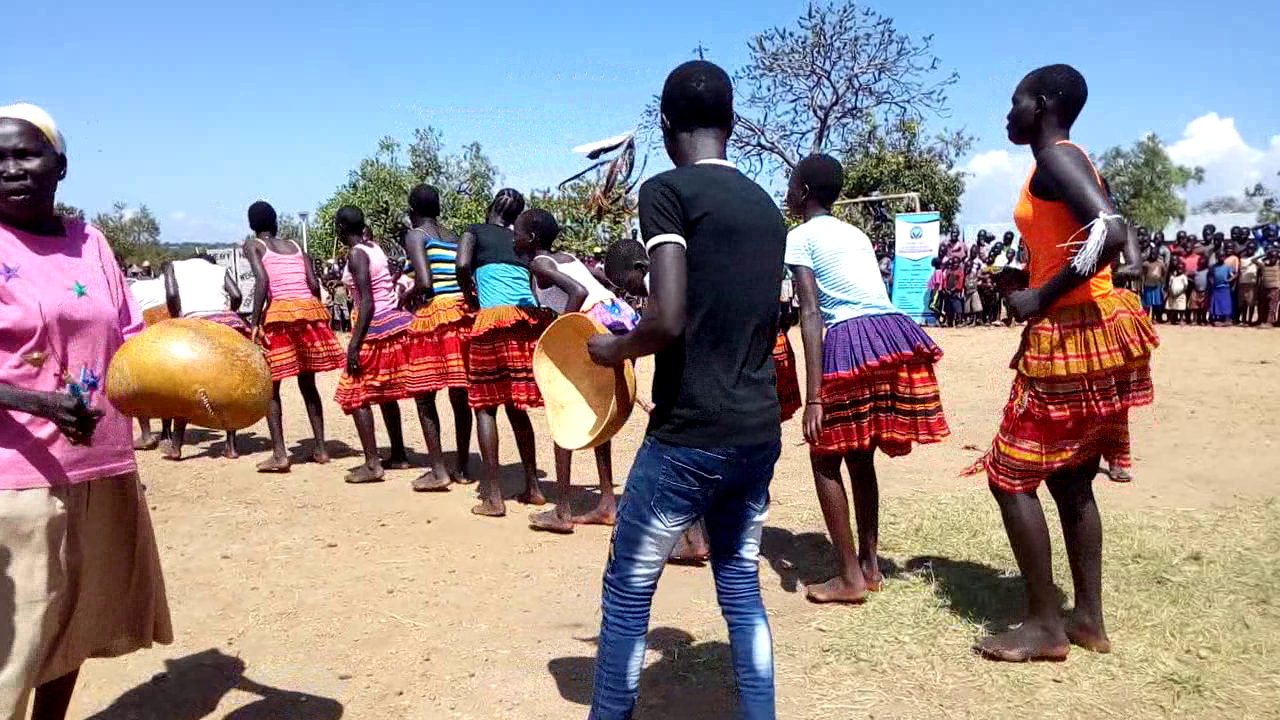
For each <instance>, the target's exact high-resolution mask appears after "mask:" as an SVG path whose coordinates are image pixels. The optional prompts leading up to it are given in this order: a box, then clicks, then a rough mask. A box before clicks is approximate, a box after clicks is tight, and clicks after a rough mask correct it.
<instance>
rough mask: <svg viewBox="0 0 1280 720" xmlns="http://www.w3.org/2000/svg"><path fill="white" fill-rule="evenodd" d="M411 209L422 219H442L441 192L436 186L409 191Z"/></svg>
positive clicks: (425, 186) (421, 186) (424, 186)
mask: <svg viewBox="0 0 1280 720" xmlns="http://www.w3.org/2000/svg"><path fill="white" fill-rule="evenodd" d="M409 209H410V210H412V211H413V212H415V213H417V214H418V215H421V216H422V217H426V218H437V217H440V191H439V190H437V189H436V188H435V186H434V185H426V184H423V185H419V186H417V187H415V188H414V189H412V190H410V191H409Z"/></svg>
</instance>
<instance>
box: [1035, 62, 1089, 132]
mask: <svg viewBox="0 0 1280 720" xmlns="http://www.w3.org/2000/svg"><path fill="white" fill-rule="evenodd" d="M1023 82H1024V83H1026V84H1027V88H1028V89H1029V90H1031V91H1032V92H1034V93H1035V94H1036V95H1043V96H1044V97H1045V98H1046V99H1047V100H1050V101H1052V102H1053V103H1054V104H1055V105H1056V107H1057V108H1058V112H1059V113H1060V114H1061V117H1062V121H1063V122H1064V123H1065V124H1066V125H1067V127H1070V126H1071V125H1072V124H1073V123H1074V122H1075V121H1076V118H1078V117H1080V111H1081V110H1083V109H1084V104H1085V102H1086V101H1088V99H1089V84H1088V83H1086V82H1085V81H1084V75H1081V74H1080V71H1079V70H1076V69H1075V68H1073V67H1071V66H1070V65H1064V64H1061V63H1060V64H1057V65H1046V66H1044V67H1042V68H1037V69H1035V70H1032V71H1031V72H1030V73H1027V77H1026V78H1025V79H1024V80H1023Z"/></svg>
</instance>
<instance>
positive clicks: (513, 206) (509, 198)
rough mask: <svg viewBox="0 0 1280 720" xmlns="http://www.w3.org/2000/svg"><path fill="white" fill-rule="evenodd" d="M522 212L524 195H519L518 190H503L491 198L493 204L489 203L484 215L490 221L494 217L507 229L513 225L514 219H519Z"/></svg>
mask: <svg viewBox="0 0 1280 720" xmlns="http://www.w3.org/2000/svg"><path fill="white" fill-rule="evenodd" d="M522 212H524V195H521V194H520V191H519V190H513V189H512V188H503V189H501V190H499V191H498V194H497V195H494V196H493V202H491V203H489V210H488V212H487V213H486V215H487V216H488V217H489V218H490V219H492V218H495V217H496V218H497V219H498V220H500V221H501V224H502V225H505V226H508V227H509V226H511V225H514V224H515V222H516V218H518V217H520V213H522Z"/></svg>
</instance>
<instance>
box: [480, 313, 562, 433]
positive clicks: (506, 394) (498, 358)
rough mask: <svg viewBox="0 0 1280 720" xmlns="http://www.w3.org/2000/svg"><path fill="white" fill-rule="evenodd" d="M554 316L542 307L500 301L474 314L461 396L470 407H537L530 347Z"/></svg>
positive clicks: (538, 400) (539, 397)
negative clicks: (516, 305) (498, 305)
mask: <svg viewBox="0 0 1280 720" xmlns="http://www.w3.org/2000/svg"><path fill="white" fill-rule="evenodd" d="M554 319H555V313H553V312H551V311H550V310H547V309H545V308H522V307H511V306H502V307H494V308H485V309H483V310H481V311H480V312H479V313H477V314H476V320H475V324H474V325H473V326H472V328H471V338H470V345H469V347H468V348H467V396H468V398H469V400H470V402H471V407H473V408H492V407H498V406H500V405H514V406H516V407H517V408H520V409H521V410H528V409H530V408H536V407H542V393H540V392H538V383H537V382H536V381H535V380H534V378H533V350H534V348H535V347H537V345H538V338H539V337H541V336H542V332H543V330H546V329H547V325H549V324H551V321H552V320H554Z"/></svg>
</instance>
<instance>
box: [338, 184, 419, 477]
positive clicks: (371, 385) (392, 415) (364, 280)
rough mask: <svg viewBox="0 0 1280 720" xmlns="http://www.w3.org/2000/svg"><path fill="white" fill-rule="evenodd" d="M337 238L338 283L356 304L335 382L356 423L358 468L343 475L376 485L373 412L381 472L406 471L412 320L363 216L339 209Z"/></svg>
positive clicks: (379, 474) (357, 211) (378, 471)
mask: <svg viewBox="0 0 1280 720" xmlns="http://www.w3.org/2000/svg"><path fill="white" fill-rule="evenodd" d="M334 223H335V225H336V226H337V231H338V237H339V238H340V239H341V240H342V242H343V244H345V245H346V246H347V269H346V271H345V272H344V273H343V277H342V283H343V284H344V285H346V286H347V287H349V288H350V289H351V296H352V297H354V298H355V301H356V311H357V313H359V314H358V316H357V317H356V321H355V327H354V328H352V330H351V342H350V344H349V345H348V346H347V368H346V371H345V372H343V373H342V379H341V380H339V381H338V392H337V395H336V397H335V399H336V400H337V401H338V405H340V406H342V409H343V411H345V412H346V413H347V414H348V415H351V417H352V418H353V419H354V420H355V422H356V432H358V433H359V435H360V446H361V447H362V448H363V449H364V464H363V465H361V466H360V467H358V468H356V469H355V470H353V471H351V472H350V473H348V474H347V476H346V481H347V482H349V483H367V482H381V481H382V469H383V465H382V459H381V458H380V457H379V456H378V440H377V437H376V436H375V435H374V431H373V412H372V410H370V407H371V406H373V405H378V406H379V407H380V408H381V409H382V420H383V422H384V423H385V424H386V426H387V437H388V438H389V439H390V440H391V455H390V456H389V457H388V459H387V467H389V468H392V469H404V468H407V467H409V460H408V455H407V453H406V452H405V448H404V431H403V428H402V427H401V425H400V405H399V404H398V401H400V400H404V399H405V398H408V397H410V396H411V395H412V392H411V390H410V389H409V373H410V371H411V364H410V354H409V351H408V343H407V341H406V338H405V334H406V333H407V332H408V330H409V323H411V322H412V321H413V316H412V315H410V314H409V313H407V312H405V311H403V310H401V309H400V308H399V307H398V306H397V298H396V290H395V284H394V283H393V282H392V281H391V271H390V269H389V268H388V267H387V256H386V254H385V253H384V252H382V248H380V247H378V244H377V243H375V242H372V241H371V240H368V239H367V238H368V237H369V235H368V233H367V232H366V228H365V223H364V213H363V212H361V211H360V209H359V208H354V207H344V208H340V209H339V210H338V213H337V215H336V216H335V217H334Z"/></svg>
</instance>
